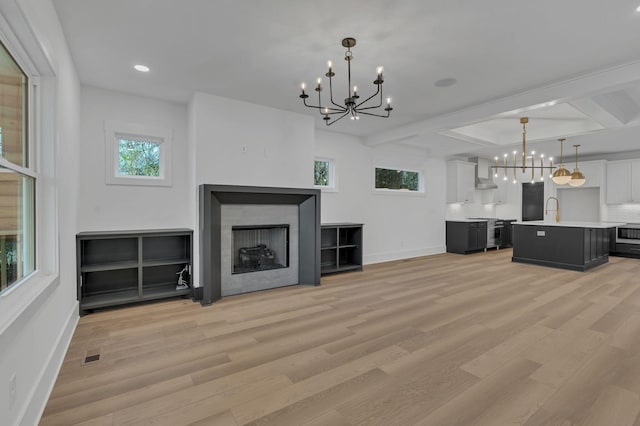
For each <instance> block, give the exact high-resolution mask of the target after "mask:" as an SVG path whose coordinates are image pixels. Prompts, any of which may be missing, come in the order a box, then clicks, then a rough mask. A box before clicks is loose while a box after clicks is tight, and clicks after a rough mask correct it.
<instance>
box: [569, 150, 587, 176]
mask: <svg viewBox="0 0 640 426" xmlns="http://www.w3.org/2000/svg"><path fill="white" fill-rule="evenodd" d="M579 146H580V145H574V147H575V148H576V168H575V169H573V173H571V180H570V181H569V185H571V186H582V185H584V182H585V180H586V179H585V178H584V174H583V173H582V172H581V171H580V170H579V169H578V147H579Z"/></svg>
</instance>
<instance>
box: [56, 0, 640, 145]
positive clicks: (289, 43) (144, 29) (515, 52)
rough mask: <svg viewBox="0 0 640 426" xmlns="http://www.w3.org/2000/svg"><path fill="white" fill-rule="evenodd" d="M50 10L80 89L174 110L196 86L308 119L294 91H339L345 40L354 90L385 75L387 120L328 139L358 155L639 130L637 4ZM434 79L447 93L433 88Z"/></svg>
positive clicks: (155, 1)
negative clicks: (349, 142) (330, 78)
mask: <svg viewBox="0 0 640 426" xmlns="http://www.w3.org/2000/svg"><path fill="white" fill-rule="evenodd" d="M54 4H55V6H56V10H57V12H58V15H59V18H60V21H61V23H62V26H63V29H64V32H65V34H66V37H67V39H68V42H69V45H70V48H71V53H72V56H73V59H74V61H75V63H76V65H77V68H78V72H79V75H80V78H81V80H82V82H83V83H84V84H87V85H92V86H98V87H103V88H107V89H112V90H117V91H124V92H129V93H135V94H139V95H144V96H152V97H157V98H161V99H168V100H173V101H179V102H187V101H188V99H189V98H190V96H191V94H192V93H193V92H194V91H201V92H206V93H211V94H215V95H219V96H224V97H229V98H234V99H239V100H243V101H247V102H252V103H257V104H262V105H267V106H271V107H275V108H280V109H284V110H289V111H294V112H298V113H301V114H314V111H312V110H310V109H307V108H305V107H303V106H302V105H301V102H300V99H299V98H298V94H299V86H300V83H301V82H302V81H306V82H307V84H308V85H311V84H313V82H314V81H315V79H316V78H317V77H319V76H321V75H323V74H324V72H326V70H325V68H326V61H327V60H332V61H333V63H334V64H335V65H334V71H335V72H336V77H335V78H336V81H337V82H338V84H336V86H337V87H338V88H342V87H343V86H344V89H345V90H346V80H345V82H344V83H342V82H341V79H343V78H345V73H346V68H345V64H344V61H343V60H342V57H343V55H344V50H345V49H344V48H343V47H342V46H341V45H340V40H341V39H342V38H344V37H347V36H351V37H355V38H356V39H357V45H356V46H355V47H354V48H353V55H354V60H353V62H352V66H353V70H352V72H353V81H354V83H355V84H357V85H358V86H359V88H360V90H359V91H360V92H361V94H363V95H364V94H366V92H368V91H369V90H373V84H371V81H373V79H374V77H375V75H374V73H375V69H376V66H378V65H384V67H385V83H384V90H385V96H387V95H389V96H391V97H392V99H393V104H394V111H393V115H392V118H390V119H386V120H385V119H377V118H363V119H362V120H359V121H357V122H353V121H350V120H346V121H342V122H340V123H337V124H335V125H334V126H331V127H329V128H328V130H330V131H336V132H343V133H348V134H352V135H357V136H360V137H362V138H363V140H364V141H365V143H368V144H371V145H377V144H382V143H399V144H406V145H412V146H417V147H422V148H424V149H427V150H429V152H431V153H432V154H433V155H445V156H446V155H455V154H461V155H462V154H474V153H475V154H478V153H486V154H487V155H488V156H491V157H492V156H493V154H494V152H493V151H495V153H497V152H498V151H499V150H502V149H503V147H505V146H509V145H510V144H513V145H515V144H517V143H518V141H519V139H520V136H519V134H520V130H521V126H520V124H519V122H518V117H519V116H520V113H523V114H524V113H526V114H528V115H530V116H531V117H532V120H531V122H530V124H529V129H528V130H529V131H530V132H531V135H532V142H533V141H535V140H536V139H539V140H540V141H543V140H546V141H547V142H548V143H549V141H554V140H555V137H557V136H559V134H558V133H562V132H567V133H571V134H591V133H592V132H596V131H598V130H601V129H606V130H607V131H615V130H618V131H620V130H624V129H627V128H631V127H633V126H635V125H637V124H638V114H639V112H640V107H639V106H638V105H640V102H639V100H640V99H639V94H640V83H638V81H637V80H639V79H640V73H639V72H637V71H639V70H637V69H636V68H637V67H638V62H637V61H638V60H640V49H639V48H638V46H640V12H637V11H636V8H637V7H638V6H640V0H638V2H637V4H636V3H634V2H633V1H629V0H609V1H603V0H563V1H557V0H539V1H532V2H522V1H513V0H484V1H468V2H463V1H458V0H426V1H425V0H403V1H391V0H385V1H382V0H353V1H344V0H343V1H336V0H324V1H322V2H315V1H307V0H270V1H261V0H216V1H208V0H183V1H175V0H109V1H105V0H54ZM135 64H144V65H147V66H148V67H150V69H151V71H150V72H148V73H139V72H137V71H135V70H134V69H133V65H135ZM442 79H455V81H456V83H455V84H453V85H450V86H446V87H440V86H441V85H437V84H436V82H438V81H440V80H442ZM343 96H344V95H342V94H340V95H338V96H337V97H338V98H341V97H343ZM315 114H316V115H317V113H315ZM511 118H512V121H513V123H512V124H511V122H510V119H511ZM317 126H318V127H322V128H324V123H323V122H322V120H320V119H319V117H318V120H317ZM572 126H573V127H572ZM511 127H512V128H511ZM455 129H457V133H456V130H455ZM535 134H538V135H539V137H536V136H535ZM565 135H566V133H565ZM614 139H615V138H611V140H612V141H613V140H614ZM510 141H511V142H510ZM550 146H551V145H550ZM590 149H591V148H590V147H585V150H586V151H587V152H589V150H590ZM593 149H594V150H595V149H596V148H595V147H594V148H593ZM597 149H601V147H598V148H597ZM608 149H609V150H611V151H616V150H618V151H620V150H628V149H629V146H628V144H627V145H624V146H623V145H621V146H616V144H615V143H613V142H612V143H611V144H610V146H609V148H608ZM491 150H493V151H492V152H490V151H491ZM593 152H595V151H593Z"/></svg>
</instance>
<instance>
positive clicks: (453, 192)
mask: <svg viewBox="0 0 640 426" xmlns="http://www.w3.org/2000/svg"><path fill="white" fill-rule="evenodd" d="M475 190H476V166H475V164H474V163H468V162H466V161H459V160H453V161H448V162H447V203H470V202H473V199H474V195H475Z"/></svg>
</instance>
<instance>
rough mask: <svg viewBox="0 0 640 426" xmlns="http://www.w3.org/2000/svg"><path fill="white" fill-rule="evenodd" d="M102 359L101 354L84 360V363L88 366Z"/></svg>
mask: <svg viewBox="0 0 640 426" xmlns="http://www.w3.org/2000/svg"><path fill="white" fill-rule="evenodd" d="M99 359H100V354H95V355H89V356H86V357H85V358H84V363H85V364H88V363H90V362H94V361H97V360H99Z"/></svg>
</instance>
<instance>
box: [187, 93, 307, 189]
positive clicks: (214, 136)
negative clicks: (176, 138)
mask: <svg viewBox="0 0 640 426" xmlns="http://www.w3.org/2000/svg"><path fill="white" fill-rule="evenodd" d="M189 114H190V118H189V119H190V130H191V131H192V132H193V134H192V135H190V137H192V138H193V146H194V149H195V153H196V158H195V168H196V182H197V184H198V185H200V184H203V183H206V184H217V185H251V186H277V187H287V188H310V187H312V186H313V140H314V129H313V118H312V117H310V116H308V115H302V114H296V113H292V112H288V111H282V110H278V109H275V108H269V107H264V106H260V105H255V104H250V103H247V102H242V101H236V100H233V99H227V98H221V97H219V96H213V95H208V94H204V93H196V94H195V95H194V96H193V98H192V100H191V104H190V106H189Z"/></svg>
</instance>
